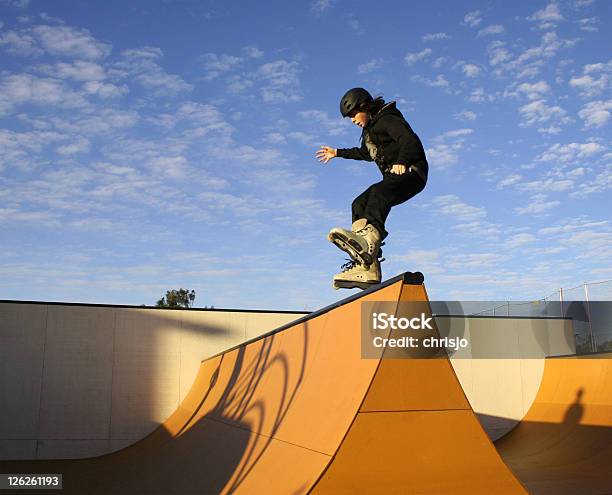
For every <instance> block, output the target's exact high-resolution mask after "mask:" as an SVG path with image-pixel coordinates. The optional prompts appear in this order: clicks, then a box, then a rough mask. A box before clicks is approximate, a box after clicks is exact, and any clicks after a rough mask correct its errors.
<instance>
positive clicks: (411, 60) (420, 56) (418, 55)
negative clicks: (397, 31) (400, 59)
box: [404, 48, 432, 66]
mask: <svg viewBox="0 0 612 495" xmlns="http://www.w3.org/2000/svg"><path fill="white" fill-rule="evenodd" d="M431 52H432V50H431V48H425V49H424V50H421V51H420V52H414V53H407V54H406V56H405V57H404V61H405V62H406V64H407V65H408V66H412V65H414V64H416V63H417V62H419V61H421V60H424V59H425V58H427V57H429V55H431Z"/></svg>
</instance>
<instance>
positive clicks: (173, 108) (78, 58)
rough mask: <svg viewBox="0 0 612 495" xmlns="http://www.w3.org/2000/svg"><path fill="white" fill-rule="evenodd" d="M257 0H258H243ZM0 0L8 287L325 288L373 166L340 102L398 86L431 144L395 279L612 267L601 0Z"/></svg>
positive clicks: (528, 288) (548, 280) (224, 302)
mask: <svg viewBox="0 0 612 495" xmlns="http://www.w3.org/2000/svg"><path fill="white" fill-rule="evenodd" d="M249 4H251V5H249ZM372 6H373V4H372V3H371V2H364V1H350V2H349V1H346V0H345V1H342V0H335V1H334V0H316V1H310V2H278V1H269V2H257V3H255V2H248V3H247V2H201V1H188V0H185V1H152V0H146V1H130V2H115V1H104V2H80V3H79V2H67V1H58V0H54V1H53V2H42V1H37V0H30V1H28V0H0V241H1V246H2V254H3V256H2V259H1V260H0V299H35V300H54V301H74V302H97V303H118V304H143V303H146V304H153V303H154V302H155V301H156V300H157V299H158V298H159V297H161V296H162V295H164V294H165V290H166V289H170V288H178V287H185V288H188V289H195V290H196V293H197V298H196V306H205V305H208V306H209V305H214V306H215V307H238V308H269V309H309V310H312V309H316V308H317V307H320V306H322V305H325V304H328V303H331V302H333V301H335V300H337V299H339V298H340V297H344V296H346V295H348V294H349V292H347V291H344V292H337V291H334V290H333V289H332V288H331V277H332V276H333V274H334V273H336V272H337V271H338V270H339V266H340V264H341V263H342V262H343V255H342V253H341V252H340V251H338V250H337V249H336V248H335V247H333V246H332V245H331V244H329V243H328V242H327V240H326V234H327V232H328V230H329V229H330V228H331V227H333V226H348V225H349V223H350V204H351V201H352V199H353V198H354V197H355V196H357V195H358V194H359V193H360V192H361V191H363V190H364V189H365V188H366V187H368V186H369V185H370V184H372V183H373V182H375V181H378V180H379V172H378V170H377V168H376V166H375V165H374V164H372V163H368V162H357V161H351V160H341V159H335V160H332V161H331V162H329V164H327V165H322V164H320V163H319V162H317V161H316V160H315V158H314V153H315V151H316V149H317V148H318V147H319V146H320V145H322V144H325V145H329V146H334V147H352V146H356V145H358V138H359V131H360V130H359V129H358V128H357V127H355V126H353V125H352V124H351V123H350V122H349V121H348V120H342V118H341V116H340V114H339V111H338V101H339V98H340V97H341V96H342V94H343V93H344V92H345V91H346V90H347V89H349V88H351V87H355V86H363V87H366V88H368V89H369V90H370V91H371V92H372V93H373V94H382V95H383V96H384V97H385V98H386V99H387V100H396V101H397V102H398V107H399V108H400V110H401V111H402V112H403V113H404V115H405V116H406V118H407V120H408V121H409V122H410V123H411V125H412V127H413V128H414V130H415V131H416V132H417V133H418V134H419V136H420V137H421V139H422V141H423V143H424V146H425V149H426V152H427V155H428V159H429V162H430V167H431V168H430V176H429V177H430V178H429V183H428V186H427V188H426V189H425V191H424V192H422V193H421V194H420V195H418V196H417V197H415V198H413V199H412V200H410V201H409V202H408V203H406V204H404V205H402V206H400V207H397V208H395V209H394V210H393V211H392V212H391V215H390V218H389V221H388V225H387V230H389V232H390V233H391V235H390V236H389V237H388V239H387V246H386V248H385V256H386V258H387V261H385V262H384V263H383V265H382V268H383V276H384V277H385V278H388V277H390V276H393V275H396V274H398V273H400V272H403V271H415V270H421V271H423V272H424V273H425V276H426V285H427V288H428V291H429V294H430V297H431V298H432V299H481V300H505V299H516V300H520V299H531V298H539V297H543V296H545V295H548V294H550V293H551V292H553V291H554V290H555V289H557V288H558V287H570V286H572V287H573V286H575V285H577V284H579V283H581V282H583V281H589V282H594V281H600V280H606V279H610V278H612V265H611V261H612V223H611V222H610V210H611V206H612V205H611V201H610V189H612V152H611V151H610V147H609V143H610V125H611V119H610V114H611V113H612V98H611V94H610V79H611V75H612V60H611V57H610V46H612V34H610V30H609V29H607V28H606V27H605V26H610V25H611V22H612V9H610V5H609V3H608V2H606V1H604V0H592V1H589V0H559V1H514V2H509V1H456V2H447V1H436V0H432V1H428V2H390V1H382V2H377V3H376V8H373V7H372Z"/></svg>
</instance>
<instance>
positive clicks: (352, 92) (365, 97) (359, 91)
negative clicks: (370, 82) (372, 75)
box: [340, 88, 373, 117]
mask: <svg viewBox="0 0 612 495" xmlns="http://www.w3.org/2000/svg"><path fill="white" fill-rule="evenodd" d="M372 100H373V98H372V95H371V94H370V93H368V92H367V91H366V90H365V89H363V88H353V89H349V90H348V91H347V92H346V93H345V94H344V96H343V97H342V99H341V100H340V113H341V114H342V116H343V117H348V116H349V114H350V113H351V112H352V111H353V110H355V109H356V108H358V107H359V105H361V104H362V103H365V102H370V101H372Z"/></svg>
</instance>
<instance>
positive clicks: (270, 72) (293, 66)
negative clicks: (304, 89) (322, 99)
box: [256, 60, 302, 103]
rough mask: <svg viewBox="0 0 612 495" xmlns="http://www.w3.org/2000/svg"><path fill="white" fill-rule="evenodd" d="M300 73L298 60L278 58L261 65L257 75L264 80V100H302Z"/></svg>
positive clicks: (283, 101)
mask: <svg viewBox="0 0 612 495" xmlns="http://www.w3.org/2000/svg"><path fill="white" fill-rule="evenodd" d="M299 73H300V69H299V66H298V64H297V62H288V61H286V60H276V61H274V62H269V63H267V64H264V65H262V66H261V67H259V69H257V71H256V77H257V79H258V80H259V81H261V82H262V88H261V94H262V97H263V100H264V101H265V102H268V103H287V102H291V101H299V100H301V99H302V96H301V94H300V80H299V77H298V75H299Z"/></svg>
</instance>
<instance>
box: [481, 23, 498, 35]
mask: <svg viewBox="0 0 612 495" xmlns="http://www.w3.org/2000/svg"><path fill="white" fill-rule="evenodd" d="M503 32H504V26H502V25H501V24H493V25H492V26H488V27H486V28H484V29H481V30H480V31H478V36H490V35H493V34H501V33H503Z"/></svg>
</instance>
